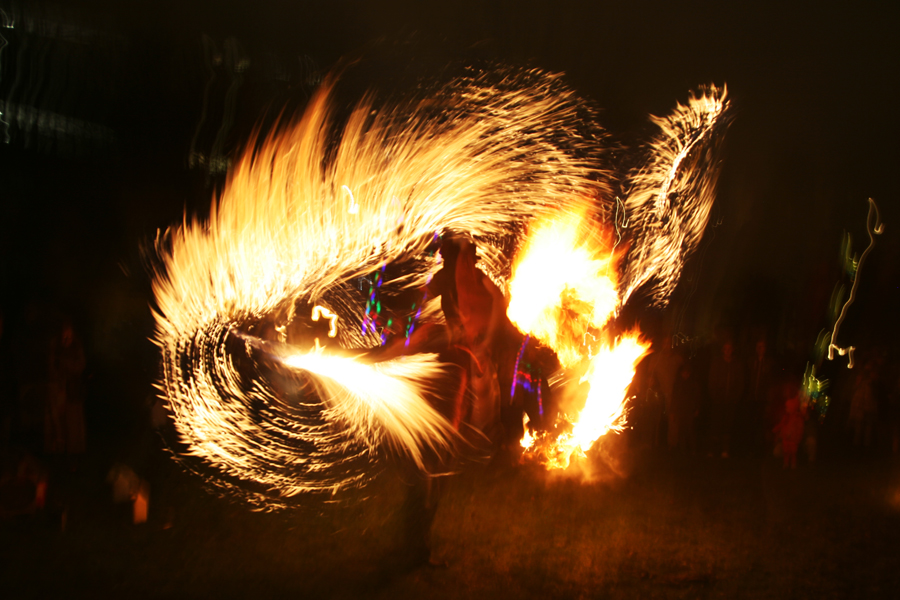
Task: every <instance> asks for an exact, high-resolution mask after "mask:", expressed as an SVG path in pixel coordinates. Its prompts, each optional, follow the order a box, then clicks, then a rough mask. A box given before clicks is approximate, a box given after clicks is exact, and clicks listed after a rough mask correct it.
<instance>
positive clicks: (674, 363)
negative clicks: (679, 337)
mask: <svg viewBox="0 0 900 600" xmlns="http://www.w3.org/2000/svg"><path fill="white" fill-rule="evenodd" d="M649 358H650V360H651V363H650V365H651V366H650V369H651V393H655V395H656V396H657V398H656V399H655V400H656V405H655V407H654V408H655V411H654V413H653V415H652V417H651V423H650V425H651V427H652V435H653V437H652V439H653V441H654V445H655V444H656V441H657V440H658V439H659V429H660V425H661V423H662V418H663V413H664V414H665V415H666V418H667V419H668V423H667V426H668V428H669V430H670V431H671V429H672V427H673V424H672V421H673V419H674V416H673V410H674V407H673V402H672V394H673V392H674V390H675V382H676V381H677V379H678V377H679V375H680V371H681V367H682V366H683V365H684V356H682V354H681V352H679V351H678V350H677V349H676V348H675V345H674V341H673V339H672V336H668V335H667V336H666V337H665V339H663V343H662V347H661V348H660V350H659V352H656V353H654V354H651V355H650V356H649ZM675 427H677V425H675ZM676 437H677V434H676ZM669 445H670V446H672V444H671V443H670V444H669ZM675 445H677V440H676V443H675Z"/></svg>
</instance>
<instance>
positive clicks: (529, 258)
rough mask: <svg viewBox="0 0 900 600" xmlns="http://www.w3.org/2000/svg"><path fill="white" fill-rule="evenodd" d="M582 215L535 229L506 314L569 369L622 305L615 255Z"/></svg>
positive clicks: (550, 221)
mask: <svg viewBox="0 0 900 600" xmlns="http://www.w3.org/2000/svg"><path fill="white" fill-rule="evenodd" d="M585 229H586V223H585V220H584V219H583V218H581V217H580V216H578V215H572V214H569V215H563V216H559V217H556V218H551V219H547V220H545V221H543V222H542V223H540V224H539V225H538V226H537V227H535V228H534V229H533V233H532V234H531V236H530V238H529V241H528V243H527V245H526V247H525V251H524V254H523V255H522V258H521V259H520V260H519V261H518V264H517V266H516V268H515V271H514V274H513V278H512V280H511V281H510V286H509V288H510V296H511V299H510V303H509V308H508V310H507V315H508V316H509V318H510V320H511V321H512V322H513V323H514V324H515V325H516V326H517V327H518V328H519V329H520V330H522V331H524V332H526V333H530V334H531V335H532V336H534V337H535V338H537V339H538V340H540V341H541V342H543V343H544V344H547V345H548V346H550V347H551V348H553V350H554V351H555V352H556V354H557V356H558V357H559V360H560V363H562V365H563V366H564V367H572V366H574V365H576V364H578V363H579V362H581V360H582V359H583V358H584V356H585V354H586V352H585V349H584V338H585V337H586V334H587V333H588V332H589V330H590V329H597V330H599V329H601V328H602V327H603V326H604V325H605V324H606V323H607V321H609V319H610V317H611V316H613V315H614V314H615V313H616V310H617V309H618V295H617V294H616V284H615V281H613V279H612V278H611V277H610V275H614V273H615V269H610V268H609V267H610V261H611V260H612V257H611V255H610V253H609V251H608V250H606V248H605V247H604V245H603V243H602V241H601V240H599V239H597V238H596V236H593V237H592V236H590V235H588V234H586V233H585V231H584V230H585Z"/></svg>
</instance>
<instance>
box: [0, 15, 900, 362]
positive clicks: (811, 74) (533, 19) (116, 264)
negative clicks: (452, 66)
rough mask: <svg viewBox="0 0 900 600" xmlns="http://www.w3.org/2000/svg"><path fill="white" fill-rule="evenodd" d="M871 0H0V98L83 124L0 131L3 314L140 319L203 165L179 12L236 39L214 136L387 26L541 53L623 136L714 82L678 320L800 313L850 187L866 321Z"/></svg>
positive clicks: (879, 155)
mask: <svg viewBox="0 0 900 600" xmlns="http://www.w3.org/2000/svg"><path fill="white" fill-rule="evenodd" d="M885 6H886V3H883V2H880V3H875V2H857V3H854V5H853V7H852V8H851V7H850V5H849V4H847V3H840V4H837V3H835V5H834V6H833V7H832V6H829V5H827V3H822V2H818V3H785V2H753V3H737V2H735V3H730V2H689V3H676V2H669V3H658V2H654V3H644V2H599V1H590V2H589V1H583V2H546V1H545V2H535V1H530V0H517V1H515V2H513V1H502V2H484V1H478V2H476V1H454V2H440V3H423V2H413V1H407V2H384V3H377V2H370V3H359V4H357V3H344V2H316V3H312V2H264V1H260V2H253V3H250V2H246V3H235V2H191V1H190V0H188V1H183V2H169V1H163V2H158V1H157V2H149V1H146V0H138V1H136V2H83V1H79V2H66V3H64V4H50V3H43V4H42V3H35V2H28V3H18V2H11V1H10V0H0V8H3V9H4V11H5V12H6V13H7V15H8V16H9V17H10V18H13V17H15V18H16V19H17V21H16V23H15V28H13V29H2V30H0V33H2V34H3V35H4V38H5V39H6V40H7V46H6V47H5V48H4V49H3V50H2V51H0V101H2V102H5V103H8V104H9V105H12V104H17V105H30V106H34V107H37V108H38V109H40V110H41V111H43V114H45V115H49V114H53V115H61V116H62V117H64V118H68V119H69V121H68V122H69V123H74V122H75V121H76V120H77V121H78V122H80V123H89V124H92V125H93V127H92V128H82V129H80V130H76V129H73V128H72V127H70V128H69V129H67V130H65V131H64V132H63V133H59V131H62V130H60V129H59V128H57V130H54V131H56V133H53V134H36V133H35V131H37V126H35V128H34V129H33V130H32V131H31V132H30V133H29V132H28V131H25V130H24V129H23V128H22V127H18V128H17V126H16V124H13V126H12V127H11V129H10V132H11V139H10V142H9V143H8V144H6V145H5V146H4V147H2V148H0V203H2V207H3V217H2V225H0V227H2V230H0V231H2V243H0V278H2V281H3V283H2V286H3V287H2V295H0V302H2V304H3V306H4V307H5V311H6V312H7V314H9V315H10V317H11V319H10V320H13V319H15V318H16V317H17V316H18V315H21V314H22V309H23V307H24V306H26V304H28V303H29V302H32V301H42V302H46V303H48V304H50V305H52V306H56V307H58V308H59V310H63V311H66V312H68V313H70V314H72V315H74V316H75V318H76V320H78V321H79V323H80V327H81V328H82V330H83V331H84V335H85V338H86V339H87V340H88V342H89V347H90V348H92V351H93V353H94V356H95V357H96V358H95V361H97V362H103V361H106V362H107V363H109V364H115V363H116V362H117V361H125V360H129V359H130V358H129V357H134V356H135V352H137V351H136V350H134V348H133V346H134V345H135V342H134V340H136V339H141V338H142V337H143V336H145V334H146V333H148V332H149V331H148V327H149V324H150V317H149V310H148V308H147V307H148V304H149V302H150V298H149V284H148V281H147V276H146V274H145V273H144V271H143V270H142V266H141V261H140V253H139V248H140V247H141V244H145V243H146V242H147V241H148V240H150V239H152V237H153V235H154V232H155V231H156V229H157V228H159V227H165V226H167V225H169V224H176V223H177V222H178V221H180V220H181V218H182V215H183V213H184V211H185V210H187V211H188V212H191V213H193V212H199V213H201V214H202V213H203V212H204V211H205V210H207V209H208V205H209V200H210V198H211V197H212V194H213V191H214V186H215V185H216V183H217V182H219V181H220V179H216V178H210V177H208V176H207V175H206V174H204V173H203V172H202V170H198V169H193V170H191V169H189V168H188V154H189V150H190V147H191V142H192V137H193V136H194V133H195V129H196V128H197V124H198V121H199V115H200V111H201V104H202V100H203V88H204V84H205V82H206V80H207V72H206V67H205V66H204V50H203V42H202V36H203V35H206V36H208V38H209V40H210V41H211V42H212V43H213V44H215V45H216V47H218V48H220V49H221V48H223V47H224V44H225V42H226V39H227V38H229V37H233V38H235V39H236V40H237V41H238V42H239V44H240V45H241V47H242V49H243V52H244V54H245V56H246V57H247V58H249V60H250V66H249V68H248V70H247V72H246V73H247V74H246V78H247V83H246V84H245V85H244V86H243V87H242V88H241V91H240V93H239V94H238V96H237V98H236V104H235V123H234V126H233V127H232V129H231V130H230V131H229V134H228V137H227V139H226V141H225V145H224V150H225V151H226V152H229V151H232V152H233V151H234V150H235V149H237V148H239V147H240V145H241V143H242V142H243V140H244V139H245V138H246V136H247V134H248V133H249V131H250V130H251V128H252V126H253V125H254V124H255V123H256V122H257V121H258V120H259V119H260V118H261V116H262V115H263V114H271V113H272V112H273V111H277V110H278V109H279V108H280V106H282V105H283V104H285V103H288V104H290V103H293V105H296V104H297V103H298V102H299V101H300V100H301V99H302V98H303V97H305V94H306V93H308V91H309V88H310V85H309V83H310V79H311V78H312V76H313V75H314V74H315V71H316V70H318V71H319V72H325V71H327V70H328V69H329V67H331V66H332V65H334V64H335V63H336V62H337V61H338V60H340V59H341V58H342V57H354V56H358V55H366V54H371V53H374V54H378V53H380V52H382V51H383V49H384V48H386V47H388V48H392V47H395V46H396V45H397V44H398V43H399V42H403V44H402V45H401V47H402V48H403V52H414V53H416V54H417V55H420V54H421V55H427V56H429V57H432V58H430V59H429V60H431V61H433V62H434V64H435V65H439V64H440V62H441V61H442V60H446V61H448V62H449V61H450V60H455V59H463V60H464V59H465V58H466V57H467V56H472V55H476V54H477V55H478V56H479V57H491V58H495V59H497V60H499V61H503V62H507V63H512V64H522V65H529V66H538V67H542V68H545V69H547V70H551V71H561V72H564V73H565V74H566V76H567V80H568V82H569V83H570V84H571V85H572V86H573V87H574V88H576V89H577V90H578V91H579V92H580V93H581V94H582V95H583V96H585V97H588V98H590V99H591V100H593V101H594V102H596V104H597V105H598V106H600V107H602V109H603V112H602V121H603V122H602V124H603V125H605V126H606V127H607V128H608V129H609V130H610V131H611V132H613V133H614V134H616V135H617V136H619V137H620V139H622V140H623V141H629V140H634V139H638V138H639V137H640V136H641V135H643V134H646V133H647V132H648V131H649V128H648V122H647V115H648V114H651V113H652V114H665V113H666V112H667V111H668V110H670V109H671V108H672V107H673V106H674V103H675V102H676V101H678V100H680V101H685V100H686V98H687V95H688V91H689V90H690V89H695V88H696V87H697V86H698V85H699V84H704V83H709V82H713V83H717V84H722V83H727V85H728V89H729V93H730V96H731V98H732V100H733V102H734V123H733V125H732V127H731V129H730V130H729V133H728V138H727V144H726V148H725V153H724V156H723V159H724V166H723V171H722V178H721V180H720V194H719V199H718V201H717V207H716V209H715V222H716V224H717V226H716V227H715V228H714V229H711V230H710V231H709V232H708V235H707V237H706V239H705V241H704V243H703V245H702V247H701V251H700V252H699V253H698V255H697V256H696V257H695V260H694V261H693V262H692V264H691V267H690V268H689V270H688V273H687V275H688V277H689V278H690V282H689V285H685V286H683V289H682V290H681V291H680V292H679V294H680V295H679V298H680V299H682V300H685V299H689V302H688V304H687V306H688V307H689V310H688V312H687V313H686V314H688V315H689V316H688V317H687V320H686V321H685V322H683V323H682V326H683V327H684V328H685V330H686V332H687V333H691V334H697V335H706V334H708V333H709V331H710V329H711V326H712V325H713V324H714V323H715V322H719V321H723V320H724V321H729V320H731V321H734V320H735V319H738V318H740V317H741V316H745V315H748V314H750V313H754V312H755V313H759V314H758V315H756V316H754V317H753V318H757V319H759V320H764V319H767V318H771V319H774V320H780V321H785V320H792V319H800V320H801V321H802V320H803V319H804V318H806V319H807V320H808V321H809V322H810V325H809V326H810V327H812V328H813V329H815V327H818V325H816V322H817V321H816V318H815V317H816V315H818V314H824V311H825V306H823V303H825V302H827V296H828V294H829V293H830V291H831V286H832V283H831V282H833V281H835V280H836V278H837V276H838V274H837V267H836V263H837V261H836V259H837V255H838V248H839V243H840V238H841V232H842V231H843V230H848V231H850V232H851V233H852V234H853V235H854V240H855V249H856V250H857V251H861V250H862V248H863V245H864V239H865V228H864V219H865V214H866V199H867V198H868V197H873V198H875V199H876V200H877V201H878V203H879V206H880V207H881V209H882V214H883V217H884V222H885V223H886V232H885V234H884V235H883V236H882V238H883V239H879V246H878V247H877V248H876V249H875V251H874V253H873V255H872V259H871V264H869V265H867V268H866V272H864V275H863V277H864V278H865V279H864V281H863V282H862V283H863V286H862V288H861V290H860V296H861V300H860V313H859V314H858V315H855V316H854V320H853V321H852V322H851V323H849V324H848V326H849V327H850V330H849V333H851V334H854V332H856V331H859V332H862V331H864V330H865V331H867V332H871V331H877V332H878V334H880V335H881V336H882V337H881V338H880V341H882V342H884V341H887V338H886V336H887V335H890V334H892V333H893V332H894V330H895V329H896V318H895V317H894V316H893V315H892V314H889V313H890V311H889V309H890V308H891V307H894V306H896V304H897V302H896V301H897V300H898V296H900V294H898V290H897V285H898V283H897V281H898V280H897V266H896V265H897V260H898V258H900V252H898V247H900V244H898V242H897V239H898V238H897V236H898V235H900V227H898V225H897V224H898V223H900V210H898V207H897V193H896V189H895V187H894V186H893V185H892V183H893V176H894V174H895V173H896V169H897V165H898V164H900V163H898V158H900V157H898V152H897V145H898V143H897V140H898V138H900V131H898V117H897V98H898V96H900V89H898V79H900V75H898V74H900V68H898V60H897V59H898V56H900V52H898V44H900V42H898V40H900V37H898V36H897V35H896V31H897V29H898V25H900V20H898V18H897V9H896V7H894V8H890V9H888V8H885ZM63 7H64V8H63ZM28 23H33V24H37V25H34V27H33V28H32V29H30V30H29V29H28V26H27V24H28ZM48 24H49V25H48ZM395 54H397V52H395ZM399 54H401V55H402V52H400V53H399ZM380 64H382V65H383V64H384V63H380ZM279 65H280V67H279ZM279 68H280V69H281V71H279ZM382 68H383V67H382ZM278 73H281V79H279V78H278V76H277V74H278ZM372 76H373V77H377V76H379V74H378V73H373V75H372ZM17 82H18V83H17ZM218 85H219V87H216V88H214V89H213V93H212V95H211V97H210V98H211V99H210V102H211V106H213V108H212V109H211V111H212V112H211V117H210V119H211V122H212V121H215V120H216V119H218V121H217V122H218V123H221V120H222V108H221V107H222V106H224V103H225V95H226V90H227V85H225V84H224V83H221V82H220V84H218ZM216 107H217V108H216ZM216 111H218V113H217V112H216ZM267 111H268V113H267ZM6 112H7V113H9V110H7V111H6ZM45 127H49V126H45ZM215 129H216V128H215V127H213V126H212V125H209V126H207V127H206V129H204V130H203V131H202V132H201V135H200V137H199V141H198V144H199V146H200V147H201V149H202V148H205V149H206V151H209V149H210V148H211V147H212V146H213V144H214V138H215ZM48 131H49V130H48ZM86 132H87V133H86ZM54 136H55V137H54ZM817 281H824V282H825V288H827V289H825V291H824V299H823V298H822V297H821V296H822V292H821V290H818V291H817V290H816V289H815V288H816V285H817V283H816V282H817ZM820 287H821V286H820ZM760 307H762V308H760ZM691 315H692V316H691ZM810 315H812V316H810ZM860 315H861V316H860ZM882 323H888V324H889V325H890V326H889V327H884V326H882V325H881V324H882ZM11 326H12V327H15V325H11ZM803 331H806V330H805V329H804V330H803ZM813 333H814V331H813ZM875 337H876V338H877V337H878V336H877V335H876V336H875ZM810 342H812V340H810ZM141 347H142V348H144V349H143V350H141V351H140V352H141V353H143V352H145V351H146V352H148V353H149V352H152V348H149V345H145V346H141Z"/></svg>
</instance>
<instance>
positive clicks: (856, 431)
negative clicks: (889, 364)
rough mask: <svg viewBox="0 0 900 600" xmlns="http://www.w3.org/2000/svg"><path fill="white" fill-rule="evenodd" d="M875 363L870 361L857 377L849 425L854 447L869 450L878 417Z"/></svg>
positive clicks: (851, 402)
mask: <svg viewBox="0 0 900 600" xmlns="http://www.w3.org/2000/svg"><path fill="white" fill-rule="evenodd" d="M875 376H876V369H875V363H874V362H872V361H869V362H867V363H866V365H865V366H864V367H863V368H862V370H861V371H860V372H859V375H857V377H856V384H855V386H854V388H853V399H852V400H851V401H850V418H849V424H850V427H851V428H852V429H853V445H854V446H860V445H862V446H864V447H865V448H869V447H871V445H872V431H873V430H874V428H875V418H876V417H877V416H878V400H877V398H876V397H875Z"/></svg>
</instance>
